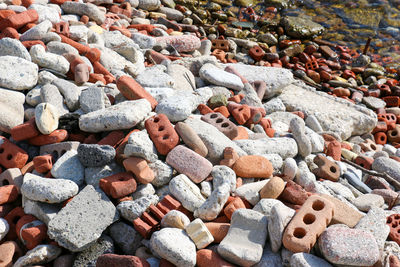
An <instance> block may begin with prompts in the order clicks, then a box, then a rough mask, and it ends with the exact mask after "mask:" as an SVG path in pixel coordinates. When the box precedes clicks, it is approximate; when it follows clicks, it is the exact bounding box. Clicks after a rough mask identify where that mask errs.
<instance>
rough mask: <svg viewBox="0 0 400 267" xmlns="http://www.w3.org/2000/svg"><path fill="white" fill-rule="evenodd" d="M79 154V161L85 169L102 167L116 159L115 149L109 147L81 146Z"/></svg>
mask: <svg viewBox="0 0 400 267" xmlns="http://www.w3.org/2000/svg"><path fill="white" fill-rule="evenodd" d="M77 152H78V158H79V161H80V162H81V163H82V165H83V166H85V167H101V166H104V165H107V164H108V163H110V162H111V161H112V160H113V159H114V157H115V149H114V148H113V147H112V146H109V145H97V144H80V145H79V147H78V150H77Z"/></svg>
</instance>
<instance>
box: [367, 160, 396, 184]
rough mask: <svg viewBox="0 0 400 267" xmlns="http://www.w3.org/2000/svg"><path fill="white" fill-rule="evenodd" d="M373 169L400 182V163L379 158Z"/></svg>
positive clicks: (375, 161)
mask: <svg viewBox="0 0 400 267" xmlns="http://www.w3.org/2000/svg"><path fill="white" fill-rule="evenodd" d="M372 169H373V170H374V171H377V172H381V173H385V172H386V173H387V174H389V175H390V176H391V177H393V178H394V179H396V180H397V181H399V182H400V163H399V162H397V161H395V160H394V159H391V158H386V157H379V158H376V159H375V160H374V162H373V163H372Z"/></svg>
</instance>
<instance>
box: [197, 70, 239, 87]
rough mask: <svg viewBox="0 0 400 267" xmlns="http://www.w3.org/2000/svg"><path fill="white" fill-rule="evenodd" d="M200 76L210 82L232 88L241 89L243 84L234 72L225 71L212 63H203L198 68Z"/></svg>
mask: <svg viewBox="0 0 400 267" xmlns="http://www.w3.org/2000/svg"><path fill="white" fill-rule="evenodd" d="M199 74H200V77H201V78H202V79H204V80H206V81H208V82H209V83H211V84H215V85H219V86H224V87H227V88H230V89H233V90H242V89H243V87H244V85H243V83H242V81H241V79H240V78H239V77H238V76H236V75H235V74H232V73H229V72H226V71H224V70H222V69H219V68H217V67H215V66H214V65H212V64H205V65H203V66H202V67H201V69H200V72H199Z"/></svg>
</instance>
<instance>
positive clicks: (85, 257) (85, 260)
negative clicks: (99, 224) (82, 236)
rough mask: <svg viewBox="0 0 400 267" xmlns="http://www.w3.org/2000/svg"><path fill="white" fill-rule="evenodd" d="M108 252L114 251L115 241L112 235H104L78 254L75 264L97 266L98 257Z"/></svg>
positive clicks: (75, 266)
mask: <svg viewBox="0 0 400 267" xmlns="http://www.w3.org/2000/svg"><path fill="white" fill-rule="evenodd" d="M108 253H114V242H113V240H112V239H111V237H109V236H107V235H102V236H101V237H100V238H99V239H97V240H96V242H94V243H93V244H92V245H91V246H90V247H88V248H87V249H85V250H84V251H82V252H80V253H78V254H77V255H76V258H75V261H74V265H73V266H74V267H78V266H87V267H96V262H97V258H98V257H100V256H101V255H103V254H108Z"/></svg>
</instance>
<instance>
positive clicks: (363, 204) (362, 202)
mask: <svg viewBox="0 0 400 267" xmlns="http://www.w3.org/2000/svg"><path fill="white" fill-rule="evenodd" d="M353 204H354V205H355V206H356V207H357V208H358V209H359V210H361V211H365V212H367V211H369V210H370V209H372V208H374V207H376V208H380V207H382V206H383V204H385V200H384V199H383V197H382V196H380V195H375V194H365V195H361V196H359V197H357V198H356V199H354V201H353Z"/></svg>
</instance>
